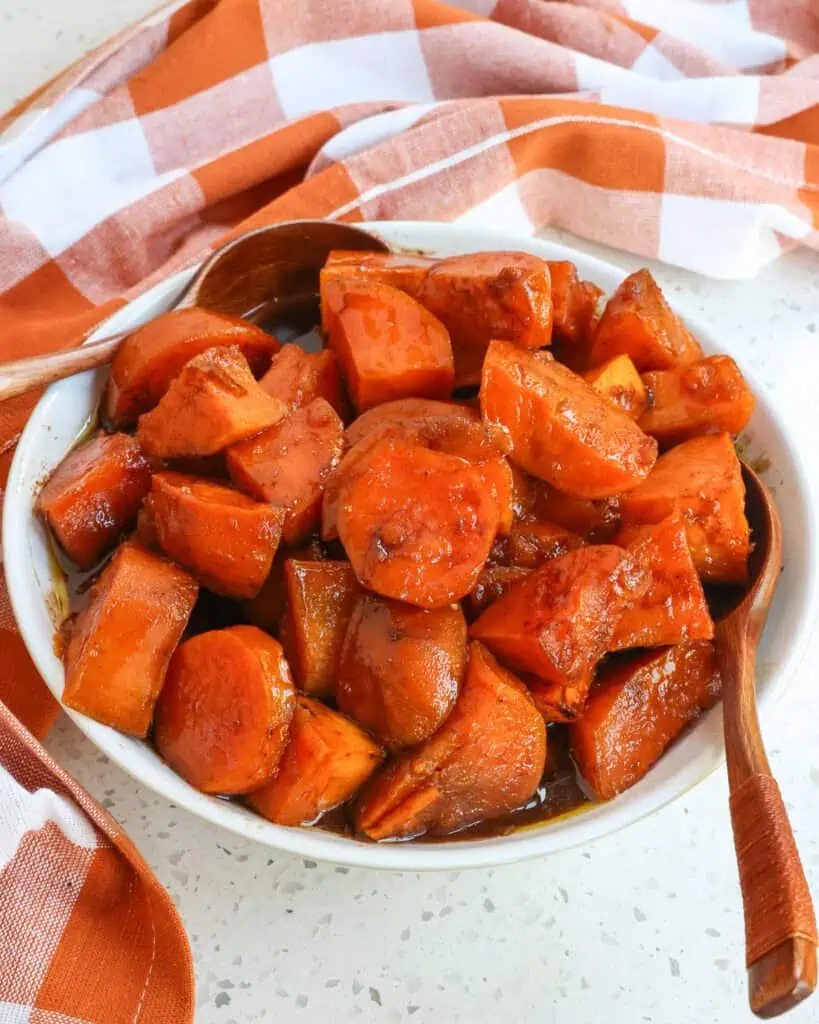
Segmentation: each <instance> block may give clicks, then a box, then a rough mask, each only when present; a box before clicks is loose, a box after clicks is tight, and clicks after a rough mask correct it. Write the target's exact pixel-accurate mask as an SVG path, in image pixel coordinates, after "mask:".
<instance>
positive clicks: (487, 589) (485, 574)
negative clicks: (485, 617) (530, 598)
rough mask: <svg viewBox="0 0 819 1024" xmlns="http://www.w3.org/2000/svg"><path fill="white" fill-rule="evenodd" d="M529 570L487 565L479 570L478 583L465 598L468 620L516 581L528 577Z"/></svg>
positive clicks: (477, 614)
mask: <svg viewBox="0 0 819 1024" xmlns="http://www.w3.org/2000/svg"><path fill="white" fill-rule="evenodd" d="M531 571H532V570H531V569H522V568H521V567H520V566H517V565H496V564H495V563H494V562H493V563H487V564H486V566H485V567H484V568H483V569H482V570H481V574H480V576H479V577H478V582H477V583H476V584H475V586H474V587H473V588H472V590H470V592H469V594H468V595H467V597H466V602H465V603H466V611H467V614H468V615H469V618H470V619H476V618H477V617H478V616H479V615H480V614H481V612H484V611H486V609H487V608H488V607H489V605H490V604H492V603H493V602H494V601H497V600H498V598H499V597H502V596H503V595H504V594H505V593H506V591H507V590H508V589H509V588H510V587H511V586H512V585H513V584H514V583H517V582H518V580H522V579H523V578H524V577H526V576H528V575H529V573H530V572H531Z"/></svg>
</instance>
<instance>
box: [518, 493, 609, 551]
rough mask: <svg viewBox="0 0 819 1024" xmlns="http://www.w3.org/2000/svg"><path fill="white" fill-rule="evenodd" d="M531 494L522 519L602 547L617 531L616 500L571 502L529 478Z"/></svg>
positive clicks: (574, 499) (572, 500)
mask: <svg viewBox="0 0 819 1024" xmlns="http://www.w3.org/2000/svg"><path fill="white" fill-rule="evenodd" d="M529 480H530V482H531V483H532V484H534V488H533V490H534V494H533V497H532V500H531V502H530V504H529V505H528V513H527V515H526V516H524V518H525V519H541V520H546V521H547V522H552V523H556V524H557V525H558V526H563V527H565V528H566V529H567V530H571V532H572V533H576V534H577V535H578V536H580V537H583V538H584V539H585V540H589V541H593V542H594V543H597V544H605V543H607V542H608V541H610V540H611V539H612V537H614V535H615V534H616V533H617V531H618V530H619V528H620V499H619V498H617V497H614V498H601V499H599V500H597V501H591V500H589V499H588V498H573V497H571V495H569V494H563V493H562V492H561V491H558V490H556V489H555V488H554V487H550V486H549V485H548V484H546V483H544V482H543V481H542V480H535V479H534V478H533V477H529Z"/></svg>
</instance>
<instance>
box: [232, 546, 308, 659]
mask: <svg viewBox="0 0 819 1024" xmlns="http://www.w3.org/2000/svg"><path fill="white" fill-rule="evenodd" d="M291 558H294V559H296V560H297V561H307V562H320V561H322V560H323V558H324V553H323V551H322V548H321V544H320V543H319V541H318V540H317V539H316V538H314V537H313V538H310V540H309V541H307V542H306V543H305V544H303V545H299V546H297V547H288V546H287V545H286V544H280V545H279V546H278V548H277V549H276V554H275V555H274V556H273V564H272V566H271V567H270V572H269V573H268V574H267V579H266V580H265V581H264V583H263V584H262V589H261V590H260V591H259V593H258V594H256V596H255V597H253V598H251V599H250V600H249V601H245V602H244V604H243V606H242V607H243V610H244V613H245V616H246V617H247V618H248V619H249V620H250V622H251V623H252V624H253V625H254V626H258V627H259V629H263V630H264V631H265V633H271V634H272V635H273V636H279V630H280V626H281V622H282V615H283V614H284V610H285V605H286V604H287V584H286V581H285V578H284V568H285V565H286V564H287V562H288V561H289V560H290V559H291ZM288 660H289V659H288Z"/></svg>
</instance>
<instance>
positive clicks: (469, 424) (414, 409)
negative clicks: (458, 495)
mask: <svg viewBox="0 0 819 1024" xmlns="http://www.w3.org/2000/svg"><path fill="white" fill-rule="evenodd" d="M384 435H389V436H392V437H401V438H403V439H404V440H406V441H410V442H413V443H414V444H420V445H423V446H424V447H425V448H429V449H430V450H431V451H437V452H444V453H446V454H447V455H457V456H458V457H459V458H461V459H466V461H467V462H471V463H472V465H473V466H474V467H475V469H476V470H477V471H478V473H479V474H480V476H481V479H482V480H483V482H484V484H485V486H486V488H487V490H488V491H489V493H490V494H491V495H492V497H493V498H494V499H495V501H496V503H497V506H498V515H499V521H498V529H499V530H500V531H501V532H502V533H505V532H507V531H508V530H509V529H510V528H511V526H512V523H513V521H514V479H513V475H512V468H511V466H510V465H509V463H508V462H507V460H506V459H505V458H504V456H503V454H502V453H501V451H500V450H499V449H498V446H497V445H496V443H495V440H494V439H493V437H492V435H491V433H490V431H489V430H488V429H487V427H486V426H485V425H484V423H483V421H482V420H481V416H480V413H479V412H478V411H477V410H475V409H469V408H465V407H464V406H461V405H455V404H454V403H452V402H436V401H432V400H430V399H423V398H404V399H400V400H398V401H395V402H385V403H384V404H383V405H379V406H376V408H374V409H370V410H369V411H368V412H365V413H364V414H363V415H362V416H359V417H358V419H357V420H355V422H354V423H352V424H351V425H350V426H349V427H348V428H347V429H346V430H345V432H344V439H345V442H346V443H347V444H348V445H350V446H351V447H350V451H352V450H353V449H354V448H356V447H358V446H362V442H364V441H365V440H367V439H372V438H374V437H376V436H384ZM351 461H352V460H351ZM348 465H349V464H348ZM340 472H342V471H340ZM335 500H336V498H335V497H334V496H333V495H331V497H330V498H328V501H327V503H325V514H324V519H323V523H324V526H323V529H324V530H325V531H326V532H325V534H324V535H325V537H326V536H328V534H331V533H332V530H333V528H334V524H333V503H334V502H335Z"/></svg>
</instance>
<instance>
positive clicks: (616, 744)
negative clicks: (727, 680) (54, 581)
mask: <svg viewBox="0 0 819 1024" xmlns="http://www.w3.org/2000/svg"><path fill="white" fill-rule="evenodd" d="M720 690H721V681H720V677H719V672H718V669H717V662H716V657H715V655H714V649H713V646H712V644H711V643H710V641H708V640H698V641H688V642H686V643H683V644H679V645H678V646H676V647H671V648H668V649H667V650H663V651H656V652H655V651H652V652H649V653H646V654H642V655H637V656H635V657H632V658H630V659H629V660H627V661H618V662H616V663H613V664H611V665H610V666H608V667H607V668H606V669H604V670H603V672H602V674H601V676H600V678H599V680H598V684H597V685H596V686H595V688H594V690H593V691H592V693H591V695H590V696H589V699H588V701H587V702H586V709H585V711H584V713H583V717H582V718H581V719H580V720H579V721H578V722H576V723H575V724H574V725H571V726H570V727H569V733H570V736H571V745H572V756H573V757H574V760H575V764H576V765H577V767H578V769H579V771H580V773H581V774H582V776H583V778H584V779H585V780H586V782H587V783H588V785H589V787H590V788H591V790H592V791H593V792H594V794H595V796H596V797H597V798H598V799H599V800H610V799H611V798H612V797H614V796H617V794H618V793H622V792H623V791H624V790H626V789H628V788H629V787H630V786H633V785H634V784H635V782H639V780H640V779H641V778H642V777H643V776H644V775H645V774H646V772H647V771H648V770H649V768H651V766H652V765H653V764H654V763H655V761H657V760H658V758H659V757H660V755H661V754H662V753H663V751H664V750H665V749H666V747H668V745H669V744H670V743H671V741H672V740H673V739H674V738H675V737H676V736H677V734H678V733H679V732H680V731H681V730H682V729H683V728H684V726H686V725H687V724H688V723H689V722H692V721H693V720H694V719H695V718H697V717H698V716H699V715H700V713H701V712H702V711H705V710H706V709H707V708H710V707H711V706H712V705H713V704H714V703H715V702H716V700H717V698H718V697H719V694H720Z"/></svg>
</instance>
